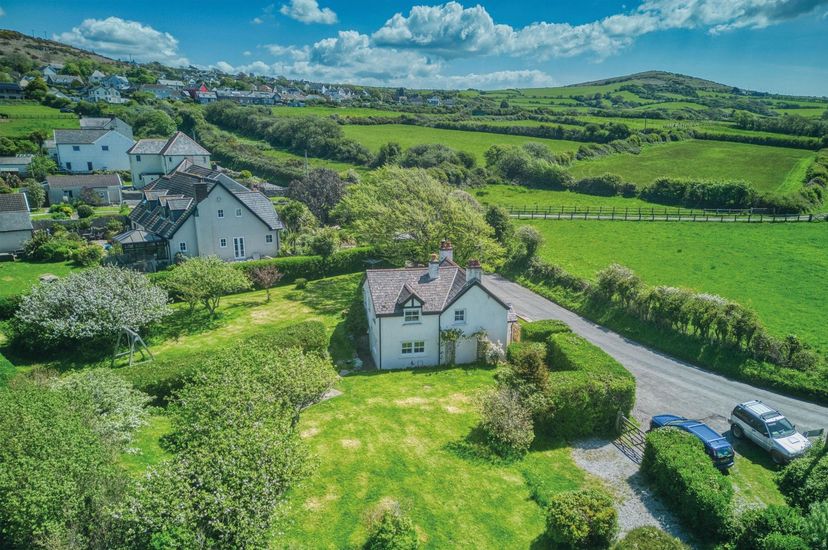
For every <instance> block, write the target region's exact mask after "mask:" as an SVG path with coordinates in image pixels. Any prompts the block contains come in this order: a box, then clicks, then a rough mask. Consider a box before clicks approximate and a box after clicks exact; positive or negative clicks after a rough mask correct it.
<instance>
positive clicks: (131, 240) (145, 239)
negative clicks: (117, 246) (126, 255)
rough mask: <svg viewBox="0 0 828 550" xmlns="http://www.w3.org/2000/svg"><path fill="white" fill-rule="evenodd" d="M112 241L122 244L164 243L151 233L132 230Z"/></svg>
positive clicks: (115, 237) (113, 238)
mask: <svg viewBox="0 0 828 550" xmlns="http://www.w3.org/2000/svg"><path fill="white" fill-rule="evenodd" d="M112 240H113V241H115V242H119V243H121V244H137V243H154V242H160V241H163V240H164V239H162V238H161V237H159V236H158V235H156V234H155V233H150V232H149V231H143V230H141V229H130V230H129V231H124V232H123V233H120V234H118V235H115V236H114V237H112Z"/></svg>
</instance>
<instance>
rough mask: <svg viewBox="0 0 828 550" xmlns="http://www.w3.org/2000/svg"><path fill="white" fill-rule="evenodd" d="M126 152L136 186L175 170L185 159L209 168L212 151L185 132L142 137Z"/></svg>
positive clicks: (140, 186)
mask: <svg viewBox="0 0 828 550" xmlns="http://www.w3.org/2000/svg"><path fill="white" fill-rule="evenodd" d="M127 153H128V154H129V165H130V171H131V172H132V185H133V187H135V188H136V189H140V188H142V187H144V186H145V185H147V184H148V183H150V182H153V181H155V180H157V179H158V178H160V177H161V176H163V175H164V174H169V173H171V172H173V171H174V170H175V169H176V168H177V167H178V165H179V164H181V163H182V162H183V161H184V160H188V161H190V163H192V164H194V165H196V166H201V167H203V168H210V151H208V150H207V149H205V148H204V147H202V146H201V145H199V144H198V143H196V142H195V141H194V140H193V139H191V138H190V137H189V136H188V135H187V134H185V133H183V132H176V133H175V134H173V136H172V137H171V138H169V139H140V140H138V142H137V143H136V144H135V145H134V146H133V147H132V148H131V149H130V150H129V151H127Z"/></svg>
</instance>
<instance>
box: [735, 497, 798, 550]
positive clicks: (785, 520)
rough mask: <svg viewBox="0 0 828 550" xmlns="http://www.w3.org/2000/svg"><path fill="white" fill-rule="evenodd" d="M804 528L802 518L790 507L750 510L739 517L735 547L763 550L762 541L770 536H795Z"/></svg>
mask: <svg viewBox="0 0 828 550" xmlns="http://www.w3.org/2000/svg"><path fill="white" fill-rule="evenodd" d="M804 526H805V523H804V520H803V518H802V516H801V515H800V514H799V512H797V511H796V510H795V509H794V508H791V507H790V506H777V505H771V506H768V507H767V508H762V509H752V510H748V511H747V512H745V513H743V514H742V515H741V516H740V517H739V521H738V526H737V534H736V538H735V541H734V543H735V546H736V548H737V549H738V550H751V549H753V548H764V544H763V539H765V538H766V537H767V536H769V535H771V534H779V535H796V536H798V535H799V534H801V533H802V531H803V528H804Z"/></svg>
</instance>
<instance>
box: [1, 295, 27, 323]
mask: <svg viewBox="0 0 828 550" xmlns="http://www.w3.org/2000/svg"><path fill="white" fill-rule="evenodd" d="M21 301H23V295H21V294H11V295H9V296H0V321H6V320H8V319H11V318H12V317H14V314H15V312H17V308H19V307H20V302H21Z"/></svg>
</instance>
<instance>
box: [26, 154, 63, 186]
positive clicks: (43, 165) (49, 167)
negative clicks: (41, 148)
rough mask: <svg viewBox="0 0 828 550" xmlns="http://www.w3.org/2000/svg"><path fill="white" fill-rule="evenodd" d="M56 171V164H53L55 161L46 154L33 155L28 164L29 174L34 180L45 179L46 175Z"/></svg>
mask: <svg viewBox="0 0 828 550" xmlns="http://www.w3.org/2000/svg"><path fill="white" fill-rule="evenodd" d="M56 171H57V164H55V161H53V160H52V159H50V158H49V157H47V156H46V155H35V156H34V157H33V158H32V162H31V163H30V164H29V174H31V176H32V177H33V178H34V179H35V180H36V181H43V180H45V179H46V176H47V175H49V174H53V173H55V172H56Z"/></svg>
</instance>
